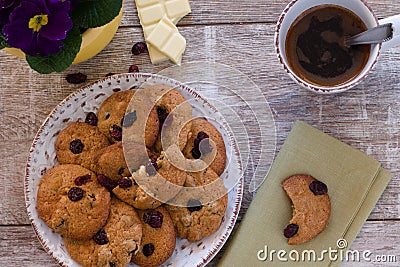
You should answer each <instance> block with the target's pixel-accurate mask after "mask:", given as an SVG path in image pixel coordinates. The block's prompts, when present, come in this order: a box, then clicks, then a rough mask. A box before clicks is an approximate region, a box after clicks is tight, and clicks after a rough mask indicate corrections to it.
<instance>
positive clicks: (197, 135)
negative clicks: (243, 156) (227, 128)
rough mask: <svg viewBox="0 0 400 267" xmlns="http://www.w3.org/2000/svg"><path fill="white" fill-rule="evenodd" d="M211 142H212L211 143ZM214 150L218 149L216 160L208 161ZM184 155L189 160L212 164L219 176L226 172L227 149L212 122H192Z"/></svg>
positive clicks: (201, 119) (203, 120)
mask: <svg viewBox="0 0 400 267" xmlns="http://www.w3.org/2000/svg"><path fill="white" fill-rule="evenodd" d="M209 140H212V142H210V141H209ZM213 149H216V154H215V158H214V159H212V158H210V159H208V156H209V155H210V156H211V154H212V153H210V152H211V151H212V150H213ZM183 154H184V155H185V157H186V158H188V159H199V158H201V159H204V160H205V161H207V160H209V161H210V162H211V164H210V167H211V169H213V170H214V171H215V172H216V173H217V174H218V175H221V174H222V173H223V172H224V169H225V165H226V149H225V143H224V139H223V138H222V135H221V133H220V132H219V131H218V130H217V129H216V128H215V127H214V125H212V124H211V123H210V122H208V121H207V120H205V119H203V118H195V119H193V120H192V127H191V134H190V138H189V139H188V141H187V144H186V147H185V149H184V150H183Z"/></svg>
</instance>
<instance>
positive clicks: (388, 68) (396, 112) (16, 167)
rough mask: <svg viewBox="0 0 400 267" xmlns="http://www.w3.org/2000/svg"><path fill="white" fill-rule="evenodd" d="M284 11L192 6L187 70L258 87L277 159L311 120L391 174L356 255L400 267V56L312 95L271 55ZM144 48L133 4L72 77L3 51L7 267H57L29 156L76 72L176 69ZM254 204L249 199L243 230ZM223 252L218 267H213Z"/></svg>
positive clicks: (0, 165) (374, 3)
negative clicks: (210, 67)
mask: <svg viewBox="0 0 400 267" xmlns="http://www.w3.org/2000/svg"><path fill="white" fill-rule="evenodd" d="M368 2H369V4H370V5H371V7H372V8H373V9H374V10H375V12H376V14H377V16H378V17H379V18H383V17H386V16H389V15H394V14H397V13H400V3H399V2H398V1H395V0H368ZM286 4H287V1H279V0H253V1H248V0H242V1H239V0H213V1H201V0H191V6H192V14H191V15H189V16H187V17H185V18H184V19H183V20H182V21H181V22H180V23H179V25H178V27H179V30H180V31H181V33H182V34H183V35H184V36H185V37H186V40H187V50H186V52H185V55H184V57H183V63H187V62H193V61H197V60H205V61H210V62H217V63H222V64H226V65H229V66H232V67H234V68H237V69H238V70H240V71H241V72H243V73H244V74H245V75H247V76H248V77H249V78H250V79H252V80H253V81H254V82H255V84H256V85H257V86H258V87H259V88H260V89H261V90H262V92H263V94H264V97H265V98H266V100H267V101H268V103H269V105H270V107H271V110H272V113H273V116H274V120H275V126H276V140H277V146H276V153H277V152H278V151H279V149H280V147H281V145H282V144H283V142H284V140H285V139H286V137H287V135H288V133H289V131H290V129H291V127H292V125H293V123H294V122H295V121H296V120H303V121H306V122H308V123H309V124H311V125H313V126H315V127H317V128H319V129H321V130H323V131H324V132H326V133H328V134H330V135H332V136H334V137H336V138H338V139H340V140H342V141H343V142H345V143H347V144H350V145H351V146H353V147H355V148H358V149H360V150H361V151H363V152H365V153H366V154H368V155H369V156H371V157H373V158H375V159H377V160H379V161H380V162H381V163H382V166H383V167H384V168H386V169H388V170H389V171H390V172H392V173H393V175H394V176H393V179H392V180H391V182H390V183H389V185H388V187H387V188H386V190H385V191H384V193H383V195H382V197H381V198H380V199H379V201H378V203H377V204H376V207H375V208H374V210H373V211H372V213H371V214H370V216H369V218H368V221H367V222H366V223H365V225H364V226H363V228H362V230H361V232H360V233H359V235H358V237H357V239H356V240H355V241H354V243H353V245H352V247H351V248H352V249H358V250H366V249H368V250H370V251H372V252H373V253H374V255H396V256H397V263H396V264H395V263H392V264H391V265H398V264H399V262H400V246H399V245H398V244H399V243H400V242H399V241H400V196H399V191H400V167H399V165H400V148H399V147H400V53H399V52H400V50H396V49H392V50H390V51H386V52H384V53H383V54H382V55H381V57H380V61H379V63H378V64H377V66H376V68H375V69H374V70H373V71H372V72H371V73H370V75H369V77H368V78H367V79H366V80H365V81H364V82H363V83H362V84H360V85H359V86H357V87H356V88H354V89H352V90H351V91H348V92H345V93H341V94H336V95H324V96H322V95H316V94H313V93H310V92H308V91H305V90H303V89H301V88H299V86H298V85H296V84H295V83H294V82H293V81H292V80H291V79H290V78H289V77H288V76H287V75H286V73H285V72H284V71H283V69H282V68H281V66H280V65H279V63H278V61H277V59H276V55H275V51H274V47H273V33H274V26H275V22H276V20H277V17H278V15H279V14H280V12H281V11H282V10H283V8H284V7H285V5H286ZM141 40H143V36H142V29H141V27H140V25H139V22H138V17H137V13H136V8H135V6H134V1H133V0H129V1H128V0H126V1H125V10H124V14H123V19H122V23H121V26H120V28H119V29H118V32H117V34H116V35H115V37H114V39H113V41H112V42H111V43H110V44H109V45H108V46H107V47H106V49H105V50H103V51H102V52H101V53H100V54H99V55H97V56H95V57H94V58H92V59H90V60H88V61H86V62H84V63H81V64H78V65H75V66H73V67H71V68H69V69H68V70H67V71H65V72H64V73H59V74H51V75H40V74H38V73H36V72H34V71H32V70H31V69H30V68H29V67H28V65H27V64H26V62H25V61H22V60H19V59H17V58H15V57H13V56H10V55H8V54H6V53H4V52H3V51H1V52H0V86H1V90H0V127H1V131H0V140H1V146H0V155H2V156H1V162H0V266H55V265H56V264H55V263H54V261H53V260H52V259H51V257H50V256H49V255H48V254H46V252H45V251H44V250H43V249H42V247H41V245H40V243H39V241H38V240H37V238H36V236H35V233H34V231H33V229H32V227H31V225H30V223H29V220H28V217H27V213H26V209H25V201H24V190H23V177H24V172H25V164H26V159H27V155H28V151H29V147H30V145H31V143H32V140H33V137H34V135H35V134H36V132H37V130H38V128H39V127H40V125H41V123H42V122H43V121H44V119H45V118H46V116H47V115H48V114H49V113H50V111H51V110H52V109H53V108H54V107H55V106H56V105H57V104H58V103H59V102H60V101H61V100H63V99H64V98H65V97H66V96H68V95H69V94H70V93H72V92H73V91H74V90H76V89H77V88H79V87H80V85H71V84H68V83H67V82H66V81H65V76H66V75H67V74H68V73H75V72H78V71H80V72H83V73H85V74H87V75H88V82H91V81H95V80H97V79H99V78H102V77H104V76H105V75H106V74H107V73H110V72H113V73H122V72H127V70H128V67H129V66H130V65H131V64H136V65H138V66H139V68H140V70H141V72H151V73H157V72H159V71H160V70H162V69H164V68H166V67H169V66H172V64H171V63H163V64H160V65H157V66H153V65H152V64H150V61H149V57H148V55H147V54H142V55H139V56H133V55H132V54H131V47H132V45H133V44H134V43H135V42H137V41H141ZM199 71H201V70H199ZM260 164H262V160H261V162H260ZM252 197H253V194H252V193H249V192H245V196H244V201H243V205H242V209H241V212H240V216H239V220H238V223H239V222H240V219H241V217H242V216H243V214H244V213H245V212H246V209H247V207H248V206H249V204H250V202H251V199H252ZM238 223H237V224H238ZM222 253H223V250H222V251H221V252H220V253H219V254H218V255H217V257H216V258H215V259H214V260H213V261H212V263H211V264H210V265H215V264H216V263H217V262H218V259H219V258H220V257H221V255H222ZM238 253H240V252H238ZM370 264H371V266H372V265H373V264H372V263H370ZM361 265H363V266H365V265H366V263H365V262H363V263H362V264H360V266H361ZM388 265H390V264H388Z"/></svg>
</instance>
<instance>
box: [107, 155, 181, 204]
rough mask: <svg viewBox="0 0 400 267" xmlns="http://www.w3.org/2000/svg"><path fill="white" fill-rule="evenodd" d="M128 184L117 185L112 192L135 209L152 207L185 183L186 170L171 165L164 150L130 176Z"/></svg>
mask: <svg viewBox="0 0 400 267" xmlns="http://www.w3.org/2000/svg"><path fill="white" fill-rule="evenodd" d="M125 179H129V180H130V181H131V182H127V183H129V184H130V186H126V187H125V186H117V187H115V188H114V189H113V191H112V192H113V193H114V194H115V195H116V196H117V197H118V198H119V199H121V200H122V201H125V202H126V203H128V204H130V205H132V206H133V207H135V208H137V209H152V208H153V209H154V208H156V207H158V206H160V205H161V204H162V203H164V202H166V201H168V200H170V199H171V198H173V197H174V196H176V194H178V192H179V191H180V189H181V187H182V186H183V184H184V183H185V180H186V172H185V171H183V170H180V169H178V168H176V167H175V166H173V165H172V164H171V163H170V162H169V161H168V159H167V158H166V157H165V154H164V152H162V153H161V156H160V157H158V159H157V161H154V160H151V161H148V162H147V164H146V165H145V166H141V167H140V169H139V170H138V171H136V172H135V173H133V174H132V177H130V178H125Z"/></svg>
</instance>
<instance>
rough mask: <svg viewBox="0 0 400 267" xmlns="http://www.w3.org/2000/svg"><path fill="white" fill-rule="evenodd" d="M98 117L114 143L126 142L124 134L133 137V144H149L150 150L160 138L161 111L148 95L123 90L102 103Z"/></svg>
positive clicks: (103, 129) (130, 138)
mask: <svg viewBox="0 0 400 267" xmlns="http://www.w3.org/2000/svg"><path fill="white" fill-rule="evenodd" d="M97 117H98V123H97V126H98V127H99V129H100V131H101V132H102V133H104V134H105V135H106V136H107V137H108V138H109V140H110V141H111V142H113V143H115V142H118V141H122V132H126V134H127V135H129V140H130V141H135V142H137V143H140V144H143V143H145V144H146V146H148V147H151V146H152V145H153V144H154V142H155V141H156V139H157V134H158V129H159V121H158V116H157V111H156V110H155V109H154V108H153V106H152V105H151V102H150V100H149V99H148V98H147V97H146V96H145V95H143V94H140V93H139V94H137V93H136V91H135V90H126V91H120V92H116V93H114V94H112V95H111V96H109V97H108V98H107V99H106V100H104V102H103V103H102V104H101V106H100V108H99V110H98V112H97ZM126 138H128V136H127V137H126ZM125 140H128V139H125Z"/></svg>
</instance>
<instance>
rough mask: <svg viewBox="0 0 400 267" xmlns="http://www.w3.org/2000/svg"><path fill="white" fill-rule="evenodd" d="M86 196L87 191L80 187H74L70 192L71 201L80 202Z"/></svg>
mask: <svg viewBox="0 0 400 267" xmlns="http://www.w3.org/2000/svg"><path fill="white" fill-rule="evenodd" d="M84 195H85V191H83V189H82V188H79V187H72V188H71V189H70V190H69V191H68V198H69V199H70V200H71V201H79V200H81V199H82V198H83V196H84Z"/></svg>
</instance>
